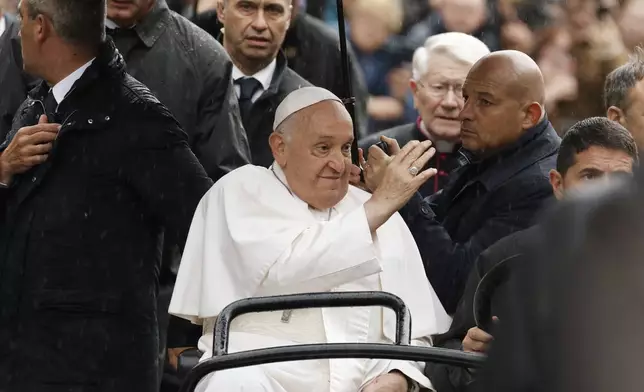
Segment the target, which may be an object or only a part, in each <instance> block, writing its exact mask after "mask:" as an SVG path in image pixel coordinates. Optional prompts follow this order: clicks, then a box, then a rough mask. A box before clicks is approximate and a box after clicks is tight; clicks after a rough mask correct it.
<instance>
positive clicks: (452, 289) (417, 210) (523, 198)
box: [401, 118, 561, 314]
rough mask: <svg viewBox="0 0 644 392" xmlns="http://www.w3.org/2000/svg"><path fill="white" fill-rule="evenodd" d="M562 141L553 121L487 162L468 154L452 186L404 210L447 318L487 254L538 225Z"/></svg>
mask: <svg viewBox="0 0 644 392" xmlns="http://www.w3.org/2000/svg"><path fill="white" fill-rule="evenodd" d="M560 142H561V139H560V138H559V136H557V133H556V132H555V130H554V129H553V128H552V126H551V125H550V122H549V121H548V119H547V118H546V119H544V120H543V121H542V122H541V123H539V124H538V125H537V126H535V127H534V128H532V129H529V130H527V131H526V132H525V133H524V134H523V136H522V137H521V138H520V139H519V140H518V141H517V142H516V143H515V144H514V145H512V146H509V147H508V148H506V149H505V150H504V151H503V152H500V153H497V154H495V155H494V156H493V157H490V158H488V159H485V160H482V161H473V160H472V156H471V154H469V153H468V152H467V151H464V150H463V149H461V158H462V159H463V162H464V163H465V164H464V165H463V166H462V167H459V168H458V169H456V170H455V171H453V172H452V174H451V178H450V181H449V183H448V184H447V186H446V187H445V188H444V189H443V190H442V191H441V192H439V193H436V194H434V195H432V196H430V197H429V198H427V199H425V200H423V199H422V198H421V197H420V196H419V195H418V194H417V195H416V196H415V197H413V198H412V199H411V200H410V202H409V203H408V204H407V205H406V206H405V207H404V208H403V210H402V211H401V212H402V215H403V217H404V218H405V220H406V221H407V225H408V226H409V228H410V230H411V232H412V234H413V235H414V238H415V239H416V243H417V244H418V248H419V250H420V253H421V256H422V259H423V262H424V264H425V272H426V273H427V277H428V278H429V281H430V282H431V284H432V286H433V287H434V290H436V294H437V295H438V297H439V298H440V300H441V302H442V303H443V306H444V307H445V310H447V312H448V313H450V314H452V313H454V311H455V310H456V305H457V304H458V301H459V299H460V298H461V295H462V294H463V290H464V288H465V283H466V280H467V277H468V275H469V272H470V269H471V268H472V265H473V263H474V261H475V260H476V258H477V257H478V256H479V255H480V254H481V252H483V251H484V250H485V249H487V248H488V247H489V246H491V245H492V244H494V243H495V242H496V241H498V240H500V239H501V238H503V237H505V236H507V235H509V234H511V233H513V232H515V231H519V230H522V229H525V228H527V227H529V226H531V225H532V224H533V221H534V218H535V215H536V214H537V212H538V211H539V210H540V208H541V207H542V204H543V202H544V201H546V200H548V199H550V198H551V196H552V187H551V186H550V182H549V179H548V173H549V171H550V170H551V169H553V168H554V167H555V163H556V159H557V152H558V149H559V144H560Z"/></svg>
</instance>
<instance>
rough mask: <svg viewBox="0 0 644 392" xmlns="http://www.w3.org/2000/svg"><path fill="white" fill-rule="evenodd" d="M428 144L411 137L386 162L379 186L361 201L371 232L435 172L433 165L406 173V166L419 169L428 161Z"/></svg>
mask: <svg viewBox="0 0 644 392" xmlns="http://www.w3.org/2000/svg"><path fill="white" fill-rule="evenodd" d="M430 146H431V142H430V141H429V140H426V141H424V142H419V141H417V140H412V141H411V142H409V143H407V145H405V147H403V148H402V150H400V151H399V152H398V153H397V154H396V155H395V156H394V157H393V159H392V160H391V161H390V162H389V164H388V165H387V168H386V169H385V173H384V176H383V178H382V181H381V182H380V185H378V187H377V188H376V189H375V190H374V192H373V194H372V195H371V199H369V200H368V201H367V202H366V203H365V204H364V209H365V213H366V215H367V222H368V223H369V229H370V230H371V232H372V233H373V232H375V231H376V230H377V229H378V228H379V227H380V226H382V224H384V223H385V222H386V221H387V220H388V219H389V218H390V217H391V216H392V215H393V214H394V213H395V212H396V211H398V210H399V209H401V208H402V207H403V206H404V205H405V204H406V203H407V202H408V201H409V199H411V197H412V196H413V195H414V193H416V191H418V188H420V186H421V185H423V184H424V183H425V182H426V181H427V180H429V179H430V178H431V177H432V176H434V175H435V174H436V169H433V168H431V169H427V170H424V171H419V172H418V173H417V174H416V175H413V174H412V173H411V172H410V168H412V167H415V168H417V169H418V170H420V169H422V168H423V167H425V165H426V164H427V162H429V160H430V159H431V157H432V156H433V155H434V153H435V152H436V150H435V149H434V148H430Z"/></svg>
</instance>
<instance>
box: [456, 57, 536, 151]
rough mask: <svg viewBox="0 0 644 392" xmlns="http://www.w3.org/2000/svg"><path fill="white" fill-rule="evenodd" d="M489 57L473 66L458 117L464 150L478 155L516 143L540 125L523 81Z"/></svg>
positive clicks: (501, 61) (502, 61) (508, 66)
mask: <svg viewBox="0 0 644 392" xmlns="http://www.w3.org/2000/svg"><path fill="white" fill-rule="evenodd" d="M491 56H492V55H490V56H487V57H486V58H483V59H482V60H481V61H479V62H478V63H477V64H475V65H474V66H473V67H472V69H471V71H470V73H469V74H468V76H467V78H466V80H465V84H464V86H463V97H464V99H465V103H464V106H463V110H462V111H461V113H460V115H459V118H460V120H461V142H462V144H463V147H465V148H466V149H467V150H469V151H471V152H473V153H476V154H479V155H487V154H492V153H494V151H496V150H499V149H502V148H504V147H506V146H509V145H511V144H513V143H515V142H517V141H518V140H519V138H520V137H521V135H522V134H523V133H524V132H525V130H527V129H529V128H531V127H533V126H534V125H536V124H537V123H538V122H539V120H540V119H541V115H542V111H543V109H542V107H541V106H540V105H539V104H538V103H536V102H531V101H530V100H529V99H528V98H527V96H529V94H528V91H529V90H530V89H531V87H530V86H528V85H524V82H525V81H522V80H521V79H526V77H523V78H521V77H520V76H519V72H518V71H516V70H515V69H513V68H512V64H510V63H509V62H508V61H506V60H505V59H504V58H502V57H498V56H496V57H491ZM535 67H536V64H535ZM537 71H538V68H537Z"/></svg>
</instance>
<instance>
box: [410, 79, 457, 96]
mask: <svg viewBox="0 0 644 392" xmlns="http://www.w3.org/2000/svg"><path fill="white" fill-rule="evenodd" d="M417 84H418V85H419V86H420V87H421V88H423V89H424V90H425V91H427V93H428V94H429V95H431V96H432V97H434V98H445V96H446V95H447V93H448V92H449V91H450V90H451V91H452V92H453V93H454V95H456V98H459V99H461V98H463V85H462V84H449V83H433V84H430V85H427V84H424V83H423V82H420V81H419V82H417Z"/></svg>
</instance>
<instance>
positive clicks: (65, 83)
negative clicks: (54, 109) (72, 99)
mask: <svg viewBox="0 0 644 392" xmlns="http://www.w3.org/2000/svg"><path fill="white" fill-rule="evenodd" d="M93 62H94V59H91V60H90V61H88V62H87V63H85V64H83V65H82V66H81V67H80V68H78V69H77V70H76V71H74V72H72V73H70V74H69V75H67V77H65V79H63V80H61V81H60V82H58V83H56V84H55V85H54V87H52V92H53V94H54V98H55V99H56V102H57V103H58V104H59V105H60V103H61V102H63V99H65V97H66V96H67V94H69V93H70V91H71V89H72V87H73V86H74V83H76V81H77V80H78V79H80V78H81V76H83V74H84V73H85V70H86V69H87V68H89V66H90V65H92V63H93Z"/></svg>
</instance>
